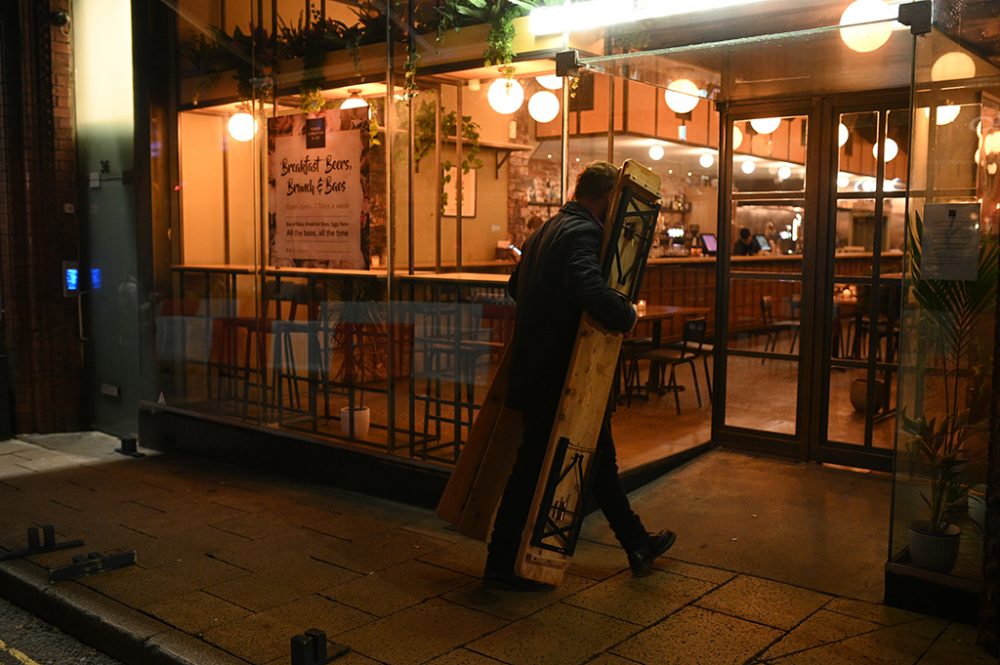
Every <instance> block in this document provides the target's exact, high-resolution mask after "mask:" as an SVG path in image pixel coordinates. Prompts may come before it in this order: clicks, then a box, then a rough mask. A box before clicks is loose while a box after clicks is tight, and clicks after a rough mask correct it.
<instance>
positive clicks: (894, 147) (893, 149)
mask: <svg viewBox="0 0 1000 665" xmlns="http://www.w3.org/2000/svg"><path fill="white" fill-rule="evenodd" d="M898 153H899V145H898V144H897V143H896V142H895V141H893V140H892V139H890V138H887V139H886V140H885V161H886V163H888V162H891V161H892V160H893V159H895V158H896V155H897V154H898ZM872 156H873V157H874V158H875V159H878V144H877V143H876V144H875V145H873V146H872ZM872 191H875V190H872Z"/></svg>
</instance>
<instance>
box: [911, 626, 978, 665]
mask: <svg viewBox="0 0 1000 665" xmlns="http://www.w3.org/2000/svg"><path fill="white" fill-rule="evenodd" d="M978 633H979V629H978V628H974V627H972V626H964V625H962V624H960V623H953V624H951V625H950V626H948V628H947V629H945V631H944V632H943V633H942V634H941V636H940V637H939V638H938V639H937V640H936V641H935V642H934V644H932V645H931V648H930V649H928V650H927V653H925V654H924V655H923V657H922V658H921V659H920V661H919V663H918V665H956V664H957V663H962V664H963V665H980V664H982V665H996V663H997V659H996V658H993V657H992V656H990V655H989V654H987V653H986V652H985V651H983V650H982V649H981V648H980V647H979V646H978V645H977V644H976V640H977V639H978Z"/></svg>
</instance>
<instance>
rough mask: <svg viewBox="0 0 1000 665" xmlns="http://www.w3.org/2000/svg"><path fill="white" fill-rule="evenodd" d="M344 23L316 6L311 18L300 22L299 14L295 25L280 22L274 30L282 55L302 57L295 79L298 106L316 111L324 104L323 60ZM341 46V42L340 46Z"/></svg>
mask: <svg viewBox="0 0 1000 665" xmlns="http://www.w3.org/2000/svg"><path fill="white" fill-rule="evenodd" d="M346 30H347V26H346V25H345V24H344V23H343V22H342V21H337V20H334V19H332V18H323V17H322V15H321V14H320V11H319V10H318V9H314V10H312V19H311V20H308V21H305V22H303V16H302V15H301V14H300V15H299V20H298V24H297V25H295V26H287V25H284V24H283V25H282V26H281V28H280V30H279V31H278V49H279V53H280V56H281V57H282V58H284V59H290V58H302V80H301V81H300V82H299V94H300V95H301V101H300V104H299V106H300V108H301V109H302V110H303V111H306V112H312V113H316V112H319V111H322V110H323V109H325V108H327V107H328V103H327V101H326V100H325V99H323V95H322V94H321V93H320V90H321V89H322V87H323V81H324V78H323V64H324V62H325V60H326V54H327V52H328V51H330V50H331V42H334V43H337V40H338V38H340V37H341V36H342V35H343V34H344V32H345V31H346ZM342 47H343V46H342Z"/></svg>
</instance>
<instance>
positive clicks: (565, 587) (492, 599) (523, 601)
mask: <svg viewBox="0 0 1000 665" xmlns="http://www.w3.org/2000/svg"><path fill="white" fill-rule="evenodd" d="M593 584H594V581H593V580H589V579H587V578H585V577H580V576H578V575H571V574H568V573H567V574H566V575H563V579H562V582H560V583H559V585H558V586H556V588H555V589H553V590H551V591H540V592H537V593H524V592H521V591H494V590H489V589H484V588H483V587H482V580H480V579H477V580H475V581H474V582H472V583H471V584H467V585H466V586H464V587H462V588H461V589H456V590H455V591H452V592H451V593H449V594H447V595H445V598H446V599H447V600H450V601H451V602H453V603H458V604H459V605H465V606H466V607H471V608H473V609H477V610H481V611H483V612H489V613H490V614H494V615H496V616H498V617H500V618H502V619H508V620H510V621H513V620H515V619H520V618H521V617H526V616H528V615H529V614H534V613H535V612H537V611H538V610H540V609H542V608H545V607H548V606H550V605H554V604H555V603H557V602H559V601H560V600H562V599H565V598H569V597H571V596H572V595H573V594H575V593H578V592H580V591H583V590H584V589H586V588H588V587H590V586H591V585H593Z"/></svg>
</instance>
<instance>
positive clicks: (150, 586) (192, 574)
mask: <svg viewBox="0 0 1000 665" xmlns="http://www.w3.org/2000/svg"><path fill="white" fill-rule="evenodd" d="M246 575H247V573H246V571H244V570H241V569H239V568H236V567H235V566H230V565H229V564H227V563H224V562H222V561H216V560H214V559H210V558H208V557H205V556H195V557H191V558H190V559H184V560H181V561H177V562H174V563H170V564H166V565H164V566H160V567H158V568H153V569H148V570H147V569H143V568H137V567H136V566H130V567H128V568H123V569H121V570H116V571H112V572H110V573H104V574H101V575H96V576H93V577H85V578H83V579H82V580H81V582H82V583H83V584H85V585H86V586H89V587H90V588H92V589H95V590H97V591H100V592H101V593H104V594H106V595H108V596H110V597H112V598H114V599H115V600H118V601H119V602H121V603H124V604H125V605H129V606H131V607H133V608H136V609H140V610H146V609H148V608H149V607H151V606H152V605H155V604H157V603H160V602H162V601H164V600H167V599H169V598H174V597H176V596H182V595H184V594H186V593H189V592H191V591H195V590H197V589H203V588H205V587H209V586H212V585H214V584H218V583H220V582H223V581H224V580H237V579H242V578H243V577H246Z"/></svg>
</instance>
